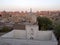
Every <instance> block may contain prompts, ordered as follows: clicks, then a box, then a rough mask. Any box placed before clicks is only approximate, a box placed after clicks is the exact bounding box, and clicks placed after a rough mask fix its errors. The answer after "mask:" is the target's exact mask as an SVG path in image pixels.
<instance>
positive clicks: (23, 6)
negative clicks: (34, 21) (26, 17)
mask: <svg viewBox="0 0 60 45" xmlns="http://www.w3.org/2000/svg"><path fill="white" fill-rule="evenodd" d="M59 4H60V0H0V11H3V10H6V11H27V10H28V11H29V9H30V8H32V9H33V11H37V10H39V11H41V10H43V11H46V10H60V5H59Z"/></svg>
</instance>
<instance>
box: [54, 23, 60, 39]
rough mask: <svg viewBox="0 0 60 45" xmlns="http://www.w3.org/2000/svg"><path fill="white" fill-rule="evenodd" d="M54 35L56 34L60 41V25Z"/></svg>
mask: <svg viewBox="0 0 60 45" xmlns="http://www.w3.org/2000/svg"><path fill="white" fill-rule="evenodd" d="M54 33H55V35H56V37H57V39H58V40H59V37H60V24H59V25H56V26H55V28H54Z"/></svg>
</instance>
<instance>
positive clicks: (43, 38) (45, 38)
mask: <svg viewBox="0 0 60 45" xmlns="http://www.w3.org/2000/svg"><path fill="white" fill-rule="evenodd" d="M25 28H26V29H25V30H16V29H15V30H13V31H11V32H8V33H7V34H5V35H2V36H1V37H0V45H57V44H58V43H57V40H56V38H55V36H54V33H53V32H52V31H39V30H38V25H31V24H30V25H26V26H25Z"/></svg>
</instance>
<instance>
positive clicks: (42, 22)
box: [37, 16, 53, 30]
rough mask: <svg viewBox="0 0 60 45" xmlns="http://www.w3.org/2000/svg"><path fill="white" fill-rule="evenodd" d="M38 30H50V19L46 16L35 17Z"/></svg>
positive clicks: (51, 25) (51, 24)
mask: <svg viewBox="0 0 60 45" xmlns="http://www.w3.org/2000/svg"><path fill="white" fill-rule="evenodd" d="M37 21H38V25H39V30H51V29H52V27H53V23H52V21H51V20H50V19H49V18H47V17H40V16H39V17H37Z"/></svg>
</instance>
